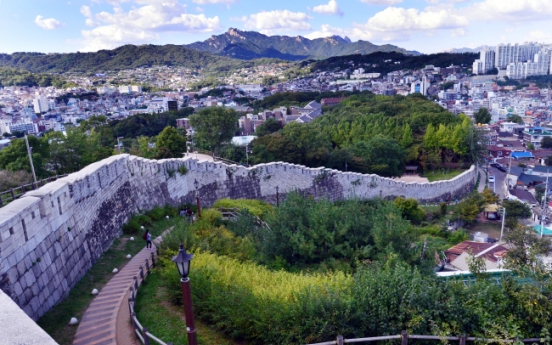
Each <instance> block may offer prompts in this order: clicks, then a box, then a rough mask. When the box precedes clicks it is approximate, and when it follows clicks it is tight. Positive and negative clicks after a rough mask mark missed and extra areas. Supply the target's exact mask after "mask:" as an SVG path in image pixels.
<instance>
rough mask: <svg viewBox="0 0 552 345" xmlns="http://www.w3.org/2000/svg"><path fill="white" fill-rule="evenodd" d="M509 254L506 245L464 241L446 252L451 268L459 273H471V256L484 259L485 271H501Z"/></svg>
mask: <svg viewBox="0 0 552 345" xmlns="http://www.w3.org/2000/svg"><path fill="white" fill-rule="evenodd" d="M507 252H508V248H507V247H506V245H504V244H501V243H485V242H475V241H464V242H462V243H459V244H457V245H455V246H454V247H451V248H449V249H447V250H445V256H446V257H447V264H448V266H449V268H452V269H456V270H459V271H469V270H470V269H469V264H468V263H469V260H470V256H471V255H473V256H475V257H476V258H482V259H483V261H484V263H485V270H491V269H499V268H502V267H503V266H504V257H505V255H506V253H507Z"/></svg>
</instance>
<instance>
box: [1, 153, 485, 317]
mask: <svg viewBox="0 0 552 345" xmlns="http://www.w3.org/2000/svg"><path fill="white" fill-rule="evenodd" d="M181 166H185V167H186V170H187V173H186V174H184V175H183V174H181V173H180V172H179V168H180V167H181ZM476 178H477V170H476V169H475V168H474V167H472V168H471V169H470V170H468V171H467V172H465V173H463V174H462V175H459V176H457V177H456V178H454V179H452V180H449V181H440V182H433V183H413V182H411V183H405V182H400V181H395V180H392V179H388V178H383V177H380V176H377V175H363V174H358V173H351V172H347V173H344V172H340V171H337V170H330V169H324V168H316V169H312V168H307V167H304V166H300V165H295V164H289V163H281V162H276V163H269V164H260V165H257V166H254V167H251V168H245V167H242V166H236V165H227V164H224V163H218V162H216V163H213V162H205V161H197V160H195V159H193V158H192V157H187V158H183V159H168V160H158V161H156V160H148V159H143V158H139V157H135V156H129V155H117V156H113V157H110V158H107V159H105V160H103V161H100V162H97V163H94V164H92V165H90V166H88V167H86V168H84V169H83V170H81V171H79V172H77V173H74V174H71V175H69V176H67V177H64V178H61V179H59V180H57V181H55V182H52V183H49V184H47V185H45V186H44V187H42V188H40V189H38V190H35V191H32V192H28V193H26V194H25V195H24V196H23V197H21V198H20V199H18V200H16V201H14V202H12V203H10V204H8V205H7V206H4V207H3V208H0V289H2V290H3V291H4V292H5V293H6V294H7V295H9V296H10V297H11V298H12V299H13V300H14V301H15V302H16V303H17V304H18V305H19V306H20V307H21V308H22V309H23V310H24V311H25V312H26V313H27V315H29V316H30V317H32V318H33V319H35V320H36V319H38V318H39V317H40V316H42V315H43V314H44V313H45V312H46V311H48V310H49V309H50V308H51V307H52V306H54V305H55V304H56V303H58V302H59V301H61V300H62V299H63V298H65V297H66V296H67V294H68V293H69V291H70V289H71V288H72V287H73V286H74V285H75V284H76V283H77V282H78V281H79V279H81V278H82V276H83V275H84V274H85V273H86V272H87V271H88V269H90V267H91V266H92V265H93V264H94V263H95V262H96V261H97V260H98V258H99V257H100V256H101V255H102V253H103V252H104V251H106V250H107V249H108V248H109V246H110V245H111V243H112V242H113V240H114V239H115V238H116V237H117V236H119V235H120V231H121V230H120V229H121V226H122V225H123V224H124V223H125V222H127V221H128V219H129V218H130V217H131V215H132V214H136V213H139V212H140V211H141V210H148V209H151V208H153V207H154V206H163V205H166V204H171V205H179V204H182V203H186V202H190V203H191V202H194V201H195V187H194V181H196V180H197V181H198V182H199V189H198V192H199V196H200V198H201V201H202V205H205V206H210V205H212V204H213V203H214V202H215V201H216V200H217V199H220V198H233V199H236V198H250V199H262V200H265V201H268V202H270V203H276V187H277V186H278V187H279V195H280V200H283V199H284V198H285V196H286V193H288V192H290V191H293V190H297V191H299V192H301V193H303V194H305V195H311V196H314V197H315V198H329V199H330V200H342V199H347V198H355V197H358V198H361V199H364V198H374V197H384V198H394V197H397V196H404V197H407V198H416V199H418V200H420V201H426V202H428V201H442V200H454V199H455V198H456V197H458V198H461V197H463V196H465V195H467V194H468V193H469V192H470V191H471V190H472V189H473V186H474V184H475V181H476Z"/></svg>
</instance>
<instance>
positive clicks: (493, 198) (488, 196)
mask: <svg viewBox="0 0 552 345" xmlns="http://www.w3.org/2000/svg"><path fill="white" fill-rule="evenodd" d="M481 195H483V199H484V200H485V203H486V204H496V203H497V202H498V199H499V198H498V195H496V194H495V193H493V191H492V190H490V189H489V188H485V189H483V192H482V193H481Z"/></svg>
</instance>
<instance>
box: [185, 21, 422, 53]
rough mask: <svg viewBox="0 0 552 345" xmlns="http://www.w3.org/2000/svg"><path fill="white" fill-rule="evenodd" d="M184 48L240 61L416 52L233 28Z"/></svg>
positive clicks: (332, 38) (337, 37) (334, 39)
mask: <svg viewBox="0 0 552 345" xmlns="http://www.w3.org/2000/svg"><path fill="white" fill-rule="evenodd" d="M186 47H188V48H191V49H195V50H199V51H204V52H209V53H212V54H217V55H221V56H228V57H233V58H236V59H241V60H251V59H255V58H278V59H284V60H291V61H299V60H305V59H309V58H314V59H324V58H329V57H333V56H342V55H351V54H370V53H374V52H379V51H383V52H399V53H403V54H413V55H418V54H419V53H418V52H414V51H407V50H406V49H404V48H400V47H397V46H394V45H390V44H384V45H380V46H378V45H376V44H373V43H371V42H368V41H362V40H359V41H356V42H352V41H351V40H350V39H349V38H348V37H345V38H343V37H341V36H338V35H334V36H329V37H324V38H315V39H309V38H306V37H303V36H278V35H276V36H267V35H264V34H262V33H259V32H256V31H242V30H238V29H235V28H230V29H228V31H227V32H225V33H223V34H220V35H213V36H211V37H210V38H208V39H207V40H205V41H202V42H201V41H199V42H194V43H191V44H187V45H186Z"/></svg>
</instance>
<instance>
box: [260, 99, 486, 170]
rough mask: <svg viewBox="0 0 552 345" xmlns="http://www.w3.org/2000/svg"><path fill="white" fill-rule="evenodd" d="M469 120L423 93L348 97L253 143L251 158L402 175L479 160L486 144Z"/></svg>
mask: <svg viewBox="0 0 552 345" xmlns="http://www.w3.org/2000/svg"><path fill="white" fill-rule="evenodd" d="M478 135H480V134H479V132H478V131H476V130H475V129H474V128H473V126H472V123H471V121H470V119H469V118H467V117H465V116H456V115H454V114H452V113H450V112H448V111H447V110H445V109H443V108H442V107H440V106H439V105H437V104H435V103H433V102H431V101H428V100H427V99H425V98H424V97H422V96H416V95H413V96H408V97H404V96H392V97H387V96H376V95H373V94H361V95H354V96H351V97H349V98H348V99H347V100H345V101H343V102H342V103H341V105H340V106H338V107H336V108H334V109H333V110H331V111H329V112H327V113H325V114H324V115H323V116H321V117H319V118H317V119H316V120H315V121H313V122H312V123H308V124H299V123H295V122H292V123H289V124H287V125H286V126H285V127H284V128H283V129H282V130H279V131H277V132H274V133H272V134H268V135H264V136H260V137H259V138H257V139H256V140H254V141H253V143H252V145H251V146H252V147H253V155H251V156H250V162H253V163H264V162H270V161H285V162H291V163H297V164H304V165H307V166H311V167H318V166H326V167H329V168H335V169H339V170H345V169H348V170H351V171H357V172H362V173H376V174H379V175H382V176H400V175H402V173H403V172H404V169H405V165H406V164H407V163H411V164H415V165H421V166H422V167H423V168H424V170H426V169H435V168H436V167H438V166H440V165H441V164H443V163H448V164H449V165H450V163H453V162H456V163H471V162H474V161H477V160H478V158H479V157H480V155H481V153H482V150H483V148H482V147H481V145H479V144H478V142H480V140H478Z"/></svg>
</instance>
